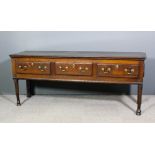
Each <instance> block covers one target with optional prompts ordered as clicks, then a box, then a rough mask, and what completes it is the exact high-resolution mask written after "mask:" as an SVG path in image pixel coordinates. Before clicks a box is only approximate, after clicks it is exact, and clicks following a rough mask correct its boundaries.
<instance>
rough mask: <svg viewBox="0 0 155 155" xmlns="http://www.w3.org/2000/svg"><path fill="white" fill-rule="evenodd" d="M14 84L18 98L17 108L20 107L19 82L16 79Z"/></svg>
mask: <svg viewBox="0 0 155 155" xmlns="http://www.w3.org/2000/svg"><path fill="white" fill-rule="evenodd" d="M14 84H15V91H16V98H17V106H20V105H21V103H20V97H19V80H18V79H14Z"/></svg>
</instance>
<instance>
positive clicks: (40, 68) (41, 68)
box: [38, 66, 47, 72]
mask: <svg viewBox="0 0 155 155" xmlns="http://www.w3.org/2000/svg"><path fill="white" fill-rule="evenodd" d="M38 69H39V70H40V71H41V72H44V71H45V70H46V69H47V66H38Z"/></svg>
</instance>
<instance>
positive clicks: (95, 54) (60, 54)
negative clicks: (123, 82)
mask: <svg viewBox="0 0 155 155" xmlns="http://www.w3.org/2000/svg"><path fill="white" fill-rule="evenodd" d="M10 57H11V58H22V57H47V58H64V57H66V58H97V59H102V58H104V59H111V58H114V59H145V58H146V54H145V53H144V52H103V51H24V52H20V53H17V54H11V55H10Z"/></svg>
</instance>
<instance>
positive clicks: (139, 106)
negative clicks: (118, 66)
mask: <svg viewBox="0 0 155 155" xmlns="http://www.w3.org/2000/svg"><path fill="white" fill-rule="evenodd" d="M142 91H143V85H142V84H138V96H137V111H136V115H141V104H142Z"/></svg>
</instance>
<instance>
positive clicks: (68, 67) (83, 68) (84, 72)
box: [55, 62, 93, 76]
mask: <svg viewBox="0 0 155 155" xmlns="http://www.w3.org/2000/svg"><path fill="white" fill-rule="evenodd" d="M92 66H93V65H92V63H62V62H56V63H55V73H56V75H81V76H91V75H92V70H93V67H92Z"/></svg>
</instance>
